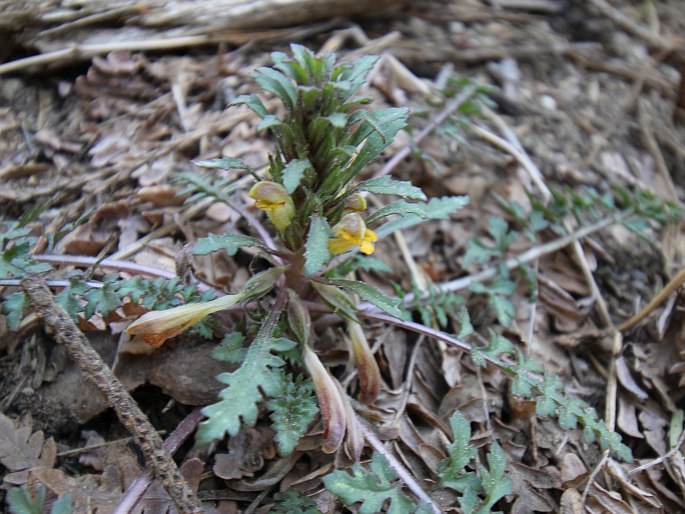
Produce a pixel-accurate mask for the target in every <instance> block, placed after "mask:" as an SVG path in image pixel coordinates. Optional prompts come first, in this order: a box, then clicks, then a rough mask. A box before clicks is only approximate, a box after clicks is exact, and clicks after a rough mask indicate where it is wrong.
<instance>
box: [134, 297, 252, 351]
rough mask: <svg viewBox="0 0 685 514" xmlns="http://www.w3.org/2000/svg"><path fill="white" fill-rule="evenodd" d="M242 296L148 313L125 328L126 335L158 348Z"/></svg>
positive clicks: (237, 300) (229, 305)
mask: <svg viewBox="0 0 685 514" xmlns="http://www.w3.org/2000/svg"><path fill="white" fill-rule="evenodd" d="M241 297H242V295H241V294H240V293H239V294H233V295H226V296H222V297H221V298H217V299H216V300H212V301H211V302H200V303H188V304H186V305H181V306H179V307H174V308H172V309H167V310H163V311H150V312H148V313H146V314H144V315H142V316H141V317H140V318H138V319H137V320H136V321H134V322H133V323H131V324H130V325H129V326H128V327H127V328H126V332H127V333H128V334H132V335H136V336H141V337H142V338H143V340H144V341H145V342H146V343H148V344H151V345H152V346H154V347H156V348H157V347H159V346H161V345H162V343H164V341H166V340H167V339H169V338H170V337H174V336H176V335H178V334H180V333H181V332H183V331H184V330H186V329H187V328H190V327H192V326H193V325H195V324H196V323H198V322H199V321H200V320H202V318H204V317H205V316H208V315H210V314H212V313H214V312H217V311H221V310H224V309H228V308H229V307H231V306H232V305H234V304H236V303H237V302H239V301H240V299H241Z"/></svg>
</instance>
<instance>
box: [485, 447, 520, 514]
mask: <svg viewBox="0 0 685 514" xmlns="http://www.w3.org/2000/svg"><path fill="white" fill-rule="evenodd" d="M506 465H507V458H506V456H505V455H504V451H502V448H501V447H500V445H499V444H497V443H496V442H493V443H492V447H491V450H490V453H488V467H487V468H486V467H485V466H479V472H480V477H481V483H482V485H483V490H484V491H485V501H484V502H483V505H482V506H481V508H480V509H478V513H479V514H489V513H490V509H491V508H492V507H493V506H494V505H495V503H497V502H498V501H499V500H500V499H501V498H503V497H504V496H506V495H508V494H511V492H512V482H511V479H510V478H509V477H507V476H505V475H504V470H505V468H506Z"/></svg>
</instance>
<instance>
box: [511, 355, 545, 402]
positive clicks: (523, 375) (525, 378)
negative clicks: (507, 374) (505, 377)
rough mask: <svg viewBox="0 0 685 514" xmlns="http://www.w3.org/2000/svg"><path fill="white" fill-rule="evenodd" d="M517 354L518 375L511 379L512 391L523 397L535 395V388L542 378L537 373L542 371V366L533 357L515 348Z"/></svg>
mask: <svg viewBox="0 0 685 514" xmlns="http://www.w3.org/2000/svg"><path fill="white" fill-rule="evenodd" d="M515 351H516V355H517V361H518V362H517V363H516V375H515V376H514V377H513V378H512V380H511V392H512V394H514V395H515V396H519V397H521V398H530V397H532V396H533V389H534V388H535V389H537V388H538V387H539V386H540V385H541V383H542V380H540V379H539V378H537V377H536V376H535V375H536V374H540V373H542V368H541V367H540V365H539V364H538V363H537V362H535V361H534V360H533V359H530V358H528V357H526V356H525V355H523V352H522V351H521V350H519V349H518V348H515Z"/></svg>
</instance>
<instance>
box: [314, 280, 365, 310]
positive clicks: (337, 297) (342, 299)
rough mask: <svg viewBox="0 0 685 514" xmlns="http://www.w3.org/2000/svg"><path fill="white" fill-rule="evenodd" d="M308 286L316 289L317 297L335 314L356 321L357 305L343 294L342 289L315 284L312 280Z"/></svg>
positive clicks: (348, 296)
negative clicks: (331, 308)
mask: <svg viewBox="0 0 685 514" xmlns="http://www.w3.org/2000/svg"><path fill="white" fill-rule="evenodd" d="M310 284H311V285H312V287H313V288H314V289H316V292H317V293H319V296H321V298H323V300H324V301H325V302H326V303H327V304H328V305H330V306H331V307H333V309H335V311H336V312H340V314H342V315H343V316H345V317H346V318H349V319H352V320H356V319H357V314H356V310H357V305H356V304H355V302H354V301H353V300H352V298H350V295H348V294H347V293H345V292H344V291H343V290H342V289H340V288H339V287H336V286H332V285H330V284H322V283H321V282H316V281H314V280H312V281H311V282H310Z"/></svg>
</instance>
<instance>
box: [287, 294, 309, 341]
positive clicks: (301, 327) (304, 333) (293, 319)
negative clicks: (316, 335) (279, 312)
mask: <svg viewBox="0 0 685 514" xmlns="http://www.w3.org/2000/svg"><path fill="white" fill-rule="evenodd" d="M311 324H312V320H311V319H310V317H309V311H308V310H307V308H306V307H305V306H304V305H302V301H301V300H300V298H299V297H298V296H297V294H296V293H295V291H293V290H292V289H288V326H290V330H292V332H293V334H294V335H295V338H296V339H297V340H298V341H299V342H300V343H302V344H307V342H308V341H309V327H310V326H311Z"/></svg>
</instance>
